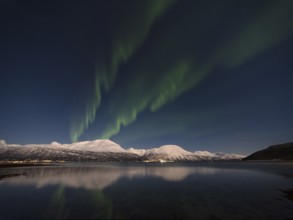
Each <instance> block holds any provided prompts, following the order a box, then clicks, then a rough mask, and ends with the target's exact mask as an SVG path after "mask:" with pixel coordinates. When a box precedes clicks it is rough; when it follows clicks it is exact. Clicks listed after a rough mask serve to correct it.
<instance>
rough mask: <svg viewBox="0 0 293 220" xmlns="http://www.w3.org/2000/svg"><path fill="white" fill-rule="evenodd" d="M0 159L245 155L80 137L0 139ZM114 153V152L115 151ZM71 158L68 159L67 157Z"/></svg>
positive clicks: (162, 158)
mask: <svg viewBox="0 0 293 220" xmlns="http://www.w3.org/2000/svg"><path fill="white" fill-rule="evenodd" d="M0 153H2V157H1V158H2V159H5V157H6V159H8V158H17V157H19V158H22V159H23V158H31V157H33V158H38V157H40V158H69V160H72V161H74V160H76V159H78V160H89V159H91V160H94V158H97V159H99V160H103V161H105V160H107V159H106V158H110V159H111V160H114V159H115V160H121V161H123V160H127V159H128V160H129V158H134V159H136V160H138V161H141V160H144V161H148V162H151V161H153V162H159V161H160V162H162V161H198V160H240V159H242V158H243V157H244V156H242V155H238V154H225V153H211V152H208V151H195V152H189V151H186V150H184V149H183V148H181V147H179V146H177V145H164V146H161V147H158V148H151V149H147V150H146V149H134V148H129V149H128V150H125V149H124V148H122V147H121V146H120V145H119V144H116V143H115V142H112V141H110V140H94V141H82V142H76V143H73V144H60V143H58V142H55V141H54V142H52V143H51V144H27V145H13V144H6V142H5V141H0ZM114 154H115V155H114ZM70 158H71V159H70Z"/></svg>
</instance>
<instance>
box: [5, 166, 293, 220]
mask: <svg viewBox="0 0 293 220" xmlns="http://www.w3.org/2000/svg"><path fill="white" fill-rule="evenodd" d="M292 168H293V164H285V163H280V164H277V163H267V164H266V163H239V162H238V163H233V162H231V163H187V164H185V163H164V164H144V163H73V164H64V165H62V166H48V167H19V168H7V169H0V177H1V178H2V179H1V178H0V195H1V196H0V207H1V209H0V219H109V218H114V219H126V218H133V219H141V218H148V219H149V218H157V219H161V218H165V219H166V218H167V219H178V218H184V219H186V218H187V219H188V218H189V219H195V218H197V219H256V218H257V219H288V218H290V216H293V202H292V201H290V200H289V199H288V198H287V197H286V195H285V194H284V192H287V191H288V190H290V189H292V188H293V181H292V180H293V179H292V176H293V175H292V174H293V171H292V170H293V169H292ZM284 190H285V191H284ZM286 190H287V191H286ZM15 210H17V211H15Z"/></svg>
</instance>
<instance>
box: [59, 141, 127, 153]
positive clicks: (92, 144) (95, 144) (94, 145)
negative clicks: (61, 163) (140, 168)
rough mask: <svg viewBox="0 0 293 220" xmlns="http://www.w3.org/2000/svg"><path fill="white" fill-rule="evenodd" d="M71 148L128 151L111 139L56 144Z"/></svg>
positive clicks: (94, 150)
mask: <svg viewBox="0 0 293 220" xmlns="http://www.w3.org/2000/svg"><path fill="white" fill-rule="evenodd" d="M54 146H57V147H62V148H66V149H71V150H83V151H92V152H115V153H127V151H126V150H125V149H123V148H122V147H121V146H120V145H119V144H116V143H115V142H113V141H110V140H94V141H82V142H76V143H73V144H62V145H54Z"/></svg>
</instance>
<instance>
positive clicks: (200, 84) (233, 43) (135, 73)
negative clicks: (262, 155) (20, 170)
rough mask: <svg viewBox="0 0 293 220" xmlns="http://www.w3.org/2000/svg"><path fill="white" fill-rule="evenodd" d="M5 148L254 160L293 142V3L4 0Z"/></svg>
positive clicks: (1, 133) (1, 127)
mask: <svg viewBox="0 0 293 220" xmlns="http://www.w3.org/2000/svg"><path fill="white" fill-rule="evenodd" d="M0 28H1V29H0V31H1V32H0V33H1V34H0V83H1V86H0V100H1V106H0V139H5V140H6V142H8V143H17V144H27V143H50V142H52V141H58V142H61V143H69V142H75V141H83V140H94V139H111V140H113V141H115V142H117V143H119V144H121V145H122V146H124V147H126V148H128V147H135V148H150V147H156V146H160V145H163V144H177V145H180V146H182V147H184V148H185V149H187V150H191V151H194V150H208V151H211V152H218V151H221V152H230V153H240V154H249V153H252V152H254V151H255V150H259V149H262V148H264V147H266V146H268V145H271V144H277V143H283V142H289V141H292V140H293V52H292V51H293V1H291V0H282V1H280V0H251V1H248V0H237V1H234V0H221V1H219V0H209V1H197V0H177V1H176V0H95V1H94V0H92V1H90V0H89V1H81V0H79V1H75V0H70V1H69V0H68V1H54V0H50V1H39V0H38V1H23V0H19V1H16V0H14V1H13V0H1V1H0Z"/></svg>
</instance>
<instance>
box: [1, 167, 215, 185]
mask: <svg viewBox="0 0 293 220" xmlns="http://www.w3.org/2000/svg"><path fill="white" fill-rule="evenodd" d="M31 171H33V172H31ZM216 172H217V169H215V168H213V167H191V166H180V167H176V166H124V167H120V166H115V165H112V166H109V165H105V166H103V165H102V166H98V167H95V166H89V167H87V166H86V167H83V166H81V167H43V168H39V169H35V168H33V169H31V170H30V169H26V172H25V173H22V175H21V176H17V177H15V178H9V179H4V180H3V181H2V182H1V183H2V184H5V183H6V184H10V185H17V184H20V185H25V184H27V185H35V186H36V187H38V188H40V187H44V186H47V185H54V184H57V185H63V186H67V187H73V188H85V189H101V190H102V189H104V188H106V187H108V186H109V185H111V184H112V183H114V182H115V181H117V180H118V179H120V178H122V177H127V178H130V179H131V178H139V177H159V178H162V179H164V180H167V181H181V180H183V179H184V178H186V177H187V176H189V175H191V174H201V175H209V174H214V173H216ZM1 183H0V184H1Z"/></svg>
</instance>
